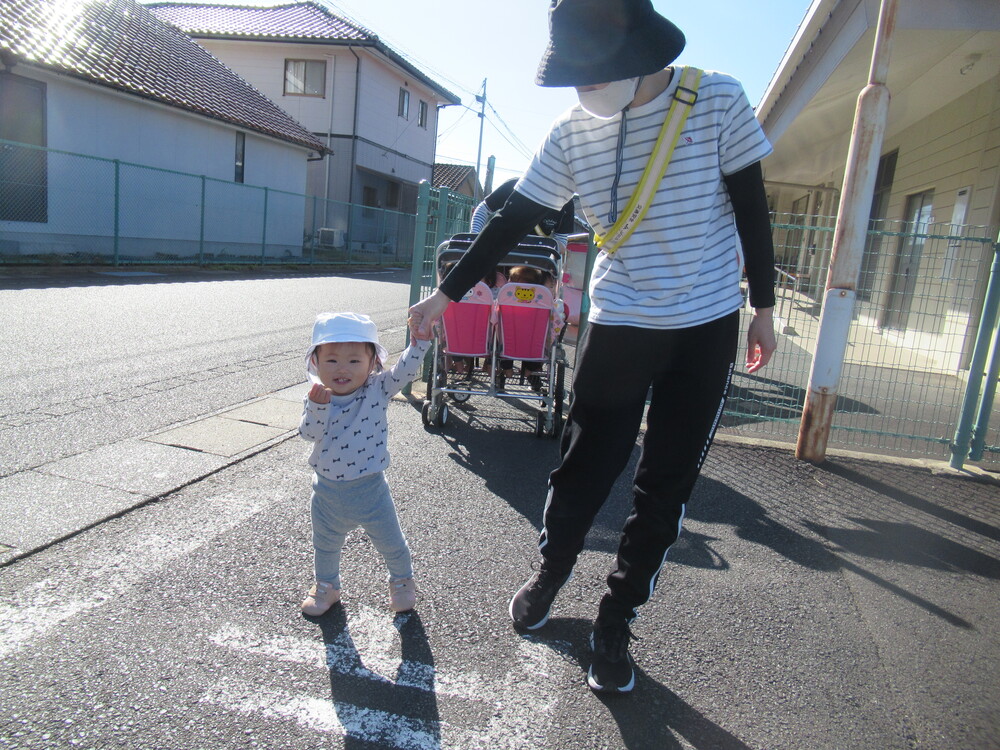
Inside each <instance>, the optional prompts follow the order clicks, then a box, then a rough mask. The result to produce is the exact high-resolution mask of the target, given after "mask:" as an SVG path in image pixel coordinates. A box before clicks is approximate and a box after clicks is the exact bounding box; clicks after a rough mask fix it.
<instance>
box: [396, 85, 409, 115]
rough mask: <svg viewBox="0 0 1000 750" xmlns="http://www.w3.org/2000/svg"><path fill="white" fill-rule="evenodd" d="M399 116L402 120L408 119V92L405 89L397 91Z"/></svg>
mask: <svg viewBox="0 0 1000 750" xmlns="http://www.w3.org/2000/svg"><path fill="white" fill-rule="evenodd" d="M398 114H399V116H400V117H402V118H403V119H404V120H409V119H410V92H409V91H407V90H406V89H400V90H399V112H398Z"/></svg>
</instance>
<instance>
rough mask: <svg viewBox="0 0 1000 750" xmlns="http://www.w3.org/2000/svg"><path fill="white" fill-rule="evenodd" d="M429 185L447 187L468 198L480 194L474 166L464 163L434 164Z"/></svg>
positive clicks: (480, 190)
mask: <svg viewBox="0 0 1000 750" xmlns="http://www.w3.org/2000/svg"><path fill="white" fill-rule="evenodd" d="M431 185H433V186H434V187H444V188H448V189H449V190H452V191H454V192H456V193H461V194H462V195H467V196H469V197H470V198H475V197H478V196H479V195H481V194H482V189H481V188H480V187H479V180H478V179H476V168H475V167H469V166H466V165H464V164H435V165H434V177H433V178H432V180H431Z"/></svg>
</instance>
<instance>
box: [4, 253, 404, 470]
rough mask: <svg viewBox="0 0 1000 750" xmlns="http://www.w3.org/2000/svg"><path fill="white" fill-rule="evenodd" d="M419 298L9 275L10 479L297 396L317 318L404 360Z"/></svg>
mask: <svg viewBox="0 0 1000 750" xmlns="http://www.w3.org/2000/svg"><path fill="white" fill-rule="evenodd" d="M119 274H121V275H119ZM408 293H409V272H408V271H372V272H365V273H351V274H337V273H334V274H317V275H305V274H289V273H283V272H281V271H250V272H213V271H207V270H196V271H191V272H185V271H171V270H170V269H165V270H162V271H128V270H125V271H114V270H107V271H104V272H100V271H96V272H95V271H87V272H81V271H75V272H74V271H73V270H70V271H66V272H59V273H53V272H46V273H39V274H38V275H34V276H33V275H30V274H22V275H17V276H13V275H12V276H3V275H0V320H3V334H2V336H0V382H2V383H3V386H2V390H0V477H3V476H6V475H9V474H13V473H14V472H17V471H22V470H25V469H30V468H33V467H36V466H39V465H41V464H43V463H46V462H50V461H53V460H55V459H59V458H63V457H66V456H71V455H74V454H77V453H80V452H82V451H84V450H89V449H93V448H95V447H97V446H101V445H110V444H113V443H115V442H118V441H120V440H122V439H123V438H127V437H133V436H137V435H144V434H149V433H151V432H154V431H156V430H157V429H159V428H162V427H166V426H169V425H172V424H177V423H180V422H183V421H185V420H188V419H192V418H194V417H197V416H199V415H203V414H208V413H212V412H214V411H217V410H219V409H221V408H224V407H228V406H231V405H233V404H237V403H241V402H243V401H246V400H247V399H250V398H253V397H255V396H258V395H260V394H262V393H269V392H271V391H274V390H276V389H278V388H282V387H285V386H288V385H291V384H293V383H296V382H299V380H300V378H301V375H302V370H303V364H302V356H303V354H304V352H305V349H306V347H307V346H308V342H309V335H310V331H311V328H312V321H313V319H314V317H315V315H316V313H317V312H321V311H324V310H334V309H336V310H352V309H353V310H357V311H359V312H365V313H366V314H368V315H370V316H371V317H372V318H373V319H374V320H375V322H376V323H377V324H378V325H379V327H380V329H381V330H382V331H383V334H382V335H383V337H384V339H385V340H384V342H383V343H384V344H385V345H386V346H387V348H389V350H390V351H399V350H400V349H401V348H402V345H403V336H404V333H405V329H404V327H403V325H402V324H401V320H402V319H403V318H405V315H404V314H403V313H404V311H405V309H406V307H407V300H408Z"/></svg>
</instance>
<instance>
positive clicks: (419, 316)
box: [406, 289, 451, 341]
mask: <svg viewBox="0 0 1000 750" xmlns="http://www.w3.org/2000/svg"><path fill="white" fill-rule="evenodd" d="M449 302H451V300H450V299H448V297H447V296H446V295H445V293H444V292H442V291H441V290H440V289H435V290H434V293H433V294H432V295H431V296H430V297H427V298H426V299H422V300H420V302H418V303H417V304H415V305H414V306H413V307H411V308H410V314H409V317H408V318H407V319H406V322H407V324H409V326H410V335H411V336H412V337H413V338H415V339H418V340H421V341H426V340H427V339H429V338H430V337H431V336H432V335H433V334H434V324H435V323H436V322H437V321H438V320H439V319H440V318H441V316H442V315H444V311H445V309H446V308H447V307H448V303H449Z"/></svg>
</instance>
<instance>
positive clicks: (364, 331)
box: [306, 312, 389, 382]
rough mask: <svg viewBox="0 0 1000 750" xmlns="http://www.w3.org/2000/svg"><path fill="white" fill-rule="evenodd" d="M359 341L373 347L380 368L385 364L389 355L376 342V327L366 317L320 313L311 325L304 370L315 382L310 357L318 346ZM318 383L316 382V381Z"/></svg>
mask: <svg viewBox="0 0 1000 750" xmlns="http://www.w3.org/2000/svg"><path fill="white" fill-rule="evenodd" d="M351 341H360V342H364V343H369V344H374V345H375V356H376V357H377V358H378V363H379V365H380V366H382V365H384V364H385V361H386V360H387V359H388V358H389V353H388V352H387V351H386V350H385V347H384V346H382V345H381V344H380V343H379V342H378V327H377V326H376V325H375V323H374V321H372V319H371V318H369V317H368V316H367V315H361V314H360V313H352V312H342V313H320V314H319V315H317V316H316V322H315V323H313V331H312V345H311V346H310V347H309V351H308V352H306V369H307V370H308V372H309V375H310V376H311V378H312V379H313V380H314V381H315V380H316V378H317V377H318V375H317V373H316V366H315V365H314V364H313V361H312V355H313V352H315V351H316V347H317V346H319V345H320V344H336V343H346V342H351ZM317 382H318V381H317Z"/></svg>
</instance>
